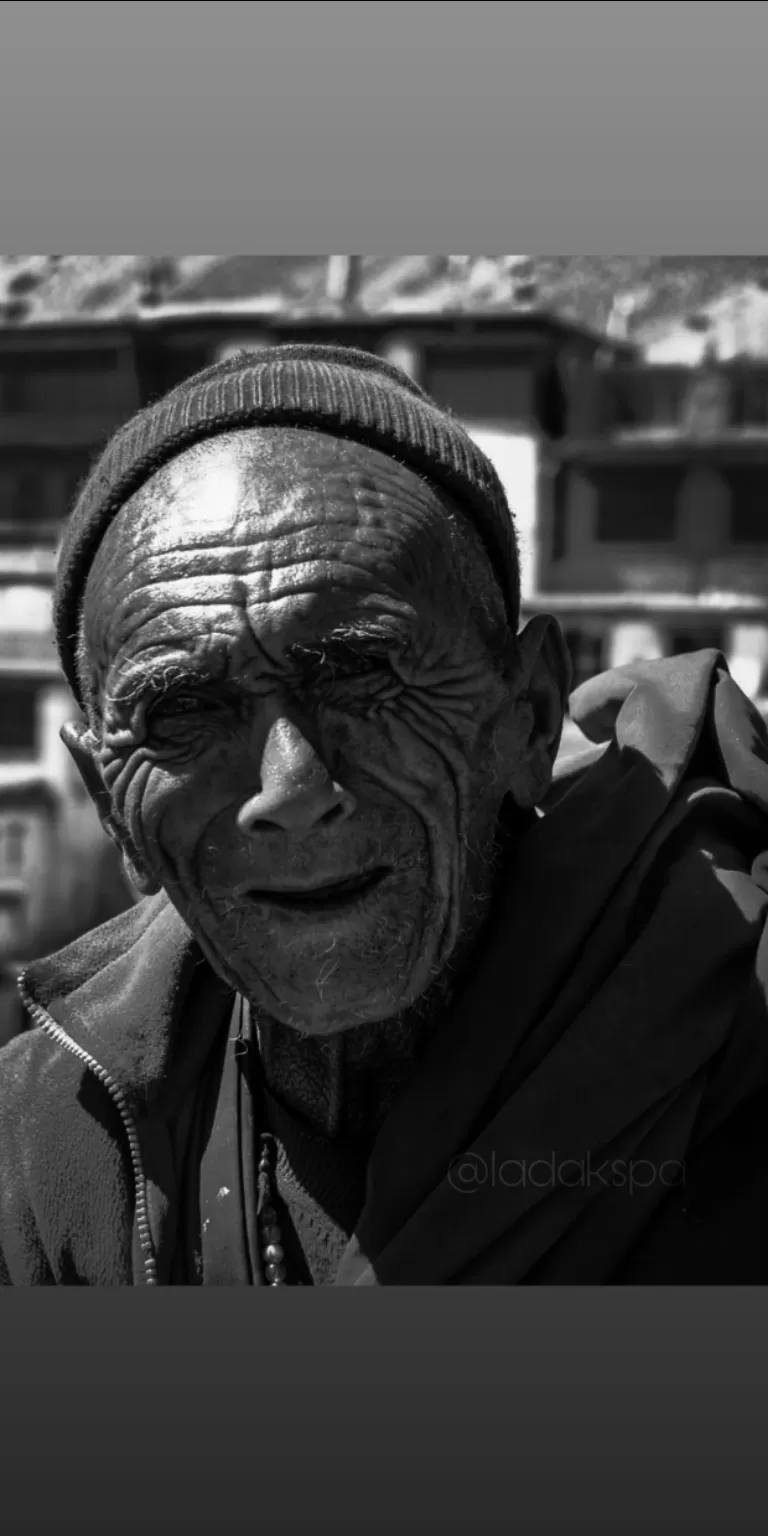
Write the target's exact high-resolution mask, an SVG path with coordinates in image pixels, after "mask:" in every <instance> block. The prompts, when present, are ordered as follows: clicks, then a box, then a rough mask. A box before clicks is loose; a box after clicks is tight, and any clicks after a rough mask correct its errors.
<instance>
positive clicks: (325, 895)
mask: <svg viewBox="0 0 768 1536" xmlns="http://www.w3.org/2000/svg"><path fill="white" fill-rule="evenodd" d="M391 873H392V871H391V870H390V869H381V868H378V869H372V870H371V869H369V870H366V872H365V873H364V874H362V875H347V876H346V877H345V878H344V879H343V880H329V881H327V882H326V883H325V884H323V885H312V886H279V887H277V886H265V887H262V888H260V889H256V888H254V887H250V888H249V889H248V891H247V895H248V896H249V897H250V900H251V901H256V902H259V903H262V902H263V903H264V905H265V906H270V907H276V908H278V910H283V911H285V912H297V913H302V912H304V913H310V914H311V915H312V916H319V915H321V914H323V915H331V914H338V913H342V912H347V911H350V910H351V909H352V908H353V907H355V906H356V905H357V904H358V903H359V902H361V901H362V900H363V899H364V898H365V897H366V896H370V895H371V894H372V893H373V892H374V891H375V890H376V889H377V888H378V887H379V886H380V885H381V883H382V881H383V880H385V879H386V877H387V875H389V874H391Z"/></svg>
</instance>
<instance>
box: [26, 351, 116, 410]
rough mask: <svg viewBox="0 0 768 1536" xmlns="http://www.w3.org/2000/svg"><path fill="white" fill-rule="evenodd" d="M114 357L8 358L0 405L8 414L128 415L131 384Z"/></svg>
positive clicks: (103, 354)
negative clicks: (120, 413)
mask: <svg viewBox="0 0 768 1536" xmlns="http://www.w3.org/2000/svg"><path fill="white" fill-rule="evenodd" d="M121 363H122V359H121V357H120V354H119V353H117V352H110V351H104V350H100V349H99V350H93V351H91V350H86V349H83V351H82V352H77V353H75V354H74V355H69V356H65V355H63V354H61V353H59V352H50V353H48V354H39V353H38V354H36V355H33V354H30V353H26V352H25V353H19V354H17V355H16V356H11V355H9V354H8V353H6V355H5V358H4V360H3V369H2V375H0V406H1V407H2V410H3V412H4V413H5V414H7V415H18V416H79V415H81V414H90V413H92V414H93V415H101V414H103V413H106V412H111V411H114V410H118V411H119V410H121V409H123V408H124V409H125V410H126V412H128V411H130V409H131V406H132V403H133V379H132V375H131V372H130V370H128V369H125V368H123V367H122V366H121Z"/></svg>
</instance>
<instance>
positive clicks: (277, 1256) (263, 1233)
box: [256, 1131, 288, 1285]
mask: <svg viewBox="0 0 768 1536" xmlns="http://www.w3.org/2000/svg"><path fill="white" fill-rule="evenodd" d="M259 1140H260V1142H261V1152H260V1154H259V1175H258V1206H257V1211H256V1220H257V1224H258V1229H259V1241H260V1247H261V1259H262V1263H263V1265H264V1279H265V1280H266V1282H267V1285H287V1284H288V1277H287V1274H286V1268H285V1250H284V1248H283V1234H282V1232H281V1231H280V1227H279V1225H278V1220H277V1211H276V1210H275V1205H274V1202H275V1197H276V1193H277V1190H276V1182H277V1181H276V1167H277V1143H276V1141H275V1138H274V1136H273V1135H272V1133H271V1132H270V1131H264V1132H262V1134H261V1136H260V1138H259Z"/></svg>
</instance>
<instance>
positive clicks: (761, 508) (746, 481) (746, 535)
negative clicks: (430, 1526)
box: [724, 465, 768, 544]
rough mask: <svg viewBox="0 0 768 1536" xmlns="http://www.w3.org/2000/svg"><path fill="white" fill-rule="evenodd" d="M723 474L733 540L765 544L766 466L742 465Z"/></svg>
mask: <svg viewBox="0 0 768 1536" xmlns="http://www.w3.org/2000/svg"><path fill="white" fill-rule="evenodd" d="M724 476H725V479H726V481H727V483H728V487H729V490H730V492H731V539H732V541H733V543H734V544H765V543H768V469H764V468H762V467H761V468H753V467H752V466H748V465H744V466H739V467H738V468H735V469H729V470H726V471H724Z"/></svg>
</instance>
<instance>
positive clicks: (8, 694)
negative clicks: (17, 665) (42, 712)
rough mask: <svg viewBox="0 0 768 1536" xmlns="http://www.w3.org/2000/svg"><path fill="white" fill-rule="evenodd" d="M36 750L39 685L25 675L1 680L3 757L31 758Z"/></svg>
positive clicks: (10, 759) (12, 759)
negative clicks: (34, 684)
mask: <svg viewBox="0 0 768 1536" xmlns="http://www.w3.org/2000/svg"><path fill="white" fill-rule="evenodd" d="M36 754H37V688H36V687H34V686H32V685H30V683H29V682H28V681H27V679H25V678H18V679H17V678H12V677H4V678H2V680H0V761H2V760H3V759H4V760H5V761H6V762H16V761H25V762H26V761H28V760H29V759H31V758H34V757H35V756H36Z"/></svg>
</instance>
